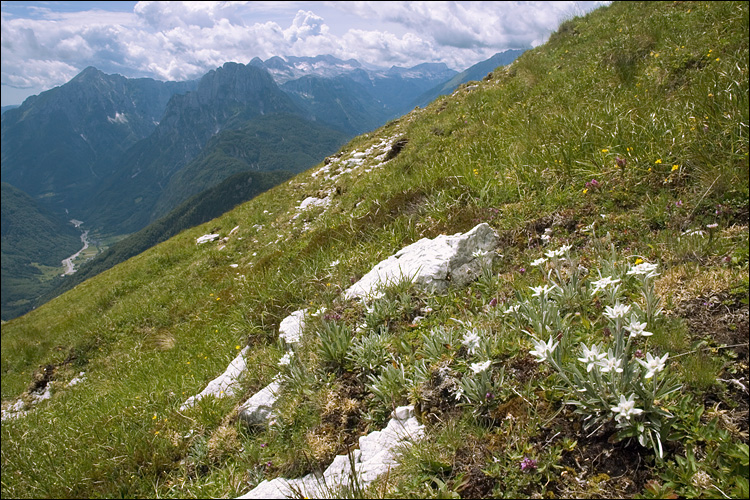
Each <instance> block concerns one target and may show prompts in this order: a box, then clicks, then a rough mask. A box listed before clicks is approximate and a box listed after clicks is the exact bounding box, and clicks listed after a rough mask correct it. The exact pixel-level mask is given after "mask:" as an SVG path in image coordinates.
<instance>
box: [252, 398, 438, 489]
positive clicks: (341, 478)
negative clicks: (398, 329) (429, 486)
mask: <svg viewBox="0 0 750 500" xmlns="http://www.w3.org/2000/svg"><path fill="white" fill-rule="evenodd" d="M423 437H424V427H423V426H422V425H420V424H419V422H418V421H417V419H416V417H415V416H414V407H413V406H401V407H399V408H396V410H395V411H394V412H393V413H392V415H391V420H389V421H388V425H387V426H386V427H385V429H383V430H382V431H374V432H371V433H370V434H368V435H367V436H362V437H361V438H359V446H360V449H359V450H354V451H353V452H352V454H351V455H352V459H353V460H354V467H352V463H351V462H350V458H349V455H339V456H337V457H336V458H334V460H333V462H331V465H329V466H328V468H327V469H326V470H325V472H324V473H323V474H322V476H317V475H315V474H308V475H307V476H305V477H301V478H297V479H283V478H276V479H273V480H270V481H269V480H265V481H263V482H261V483H260V484H258V486H256V487H255V488H254V489H252V490H250V491H249V492H248V493H245V494H244V495H242V496H241V497H239V498H290V497H296V496H297V494H302V495H303V496H304V497H306V498H329V497H330V496H331V494H332V493H334V492H335V491H336V490H337V489H338V488H339V487H340V486H342V485H346V484H347V483H348V482H349V480H350V478H351V473H352V470H355V471H356V474H357V482H358V484H359V485H361V486H362V487H365V486H367V484H369V483H371V482H372V481H374V480H375V479H376V478H377V477H378V476H380V475H381V474H384V473H386V472H388V470H389V469H390V468H391V467H394V466H395V465H396V463H397V462H396V448H397V447H398V446H402V445H408V444H410V443H412V442H414V441H417V440H419V439H421V438H423Z"/></svg>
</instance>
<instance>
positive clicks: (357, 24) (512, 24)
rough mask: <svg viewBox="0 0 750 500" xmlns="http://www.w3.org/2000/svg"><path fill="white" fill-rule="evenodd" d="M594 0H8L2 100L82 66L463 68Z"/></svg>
mask: <svg viewBox="0 0 750 500" xmlns="http://www.w3.org/2000/svg"><path fill="white" fill-rule="evenodd" d="M602 3H608V2H600V1H590V2H573V1H563V2H408V1H398V2H384V1H376V2H349V1H347V2H271V1H251V2H195V1H193V2H56V1H47V2H27V1H23V2H20V1H11V2H5V1H3V2H2V58H1V60H0V72H1V73H2V82H1V83H2V105H3V106H5V105H8V104H20V103H21V102H22V101H23V99H25V98H26V97H27V96H29V95H33V94H38V93H40V92H42V91H44V90H47V89H50V88H52V87H55V86H58V85H62V84H63V83H65V82H67V81H68V80H70V79H71V78H72V77H74V76H75V75H76V74H78V73H79V72H80V71H81V70H83V69H84V68H86V67H87V66H95V67H97V68H99V69H100V70H102V71H104V72H105V73H119V74H121V75H124V76H127V77H143V76H146V77H151V78H155V79H159V80H186V79H193V78H199V77H200V76H202V75H203V74H205V73H206V72H207V71H209V70H211V69H214V68H216V67H218V66H221V65H222V64H223V63H225V62H227V61H235V62H240V63H247V62H249V61H250V60H251V59H252V58H253V57H256V56H257V57H260V58H261V59H263V60H265V59H268V58H269V57H272V56H276V55H278V56H285V55H291V56H316V55H320V54H331V55H333V56H336V57H338V58H340V59H349V58H354V59H357V60H358V61H360V62H362V63H365V64H372V65H377V66H385V67H390V66H392V65H397V66H404V67H409V66H414V65H417V64H420V63H423V62H444V63H446V64H447V65H448V66H449V67H451V68H453V69H455V70H457V71H462V70H464V69H466V68H468V67H469V66H471V65H473V64H475V63H477V62H479V61H483V60H485V59H488V58H489V57H491V56H492V55H493V54H495V53H497V52H501V51H503V50H507V49H515V48H528V47H534V46H536V45H539V44H540V43H542V42H544V41H545V40H546V39H547V37H548V36H549V34H550V33H551V32H553V31H554V30H555V29H556V28H557V26H558V25H559V24H560V22H561V21H563V20H565V19H568V18H570V17H573V16H575V15H582V14H585V13H586V12H589V11H591V10H592V9H594V8H596V7H598V6H600V5H601V4H602Z"/></svg>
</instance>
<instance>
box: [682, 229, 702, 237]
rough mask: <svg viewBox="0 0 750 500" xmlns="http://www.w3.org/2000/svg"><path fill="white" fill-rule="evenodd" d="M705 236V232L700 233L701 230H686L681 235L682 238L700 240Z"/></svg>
mask: <svg viewBox="0 0 750 500" xmlns="http://www.w3.org/2000/svg"><path fill="white" fill-rule="evenodd" d="M705 234H706V233H705V231H702V230H701V229H688V230H687V231H685V232H684V233H682V235H683V236H700V237H701V238H703V237H704V236H705Z"/></svg>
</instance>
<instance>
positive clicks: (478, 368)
mask: <svg viewBox="0 0 750 500" xmlns="http://www.w3.org/2000/svg"><path fill="white" fill-rule="evenodd" d="M491 364H492V361H490V360H489V359H488V360H487V361H483V362H481V363H472V364H471V366H470V367H469V368H471V371H473V372H474V373H482V372H483V371H485V370H486V369H487V368H489V367H490V365H491Z"/></svg>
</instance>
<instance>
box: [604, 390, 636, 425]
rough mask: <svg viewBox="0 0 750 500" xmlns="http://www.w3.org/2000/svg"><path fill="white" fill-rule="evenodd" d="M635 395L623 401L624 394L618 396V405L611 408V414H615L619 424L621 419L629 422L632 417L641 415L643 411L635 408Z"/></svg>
mask: <svg viewBox="0 0 750 500" xmlns="http://www.w3.org/2000/svg"><path fill="white" fill-rule="evenodd" d="M633 398H635V394H631V395H630V397H628V398H627V399H625V395H624V394H620V404H618V405H617V406H613V407H612V413H614V414H615V418H616V419H617V421H618V422H620V421H621V420H622V419H623V418H624V419H626V420H630V417H631V416H633V415H638V414H640V413H643V410H641V409H639V408H636V407H635V401H634V400H633Z"/></svg>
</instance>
